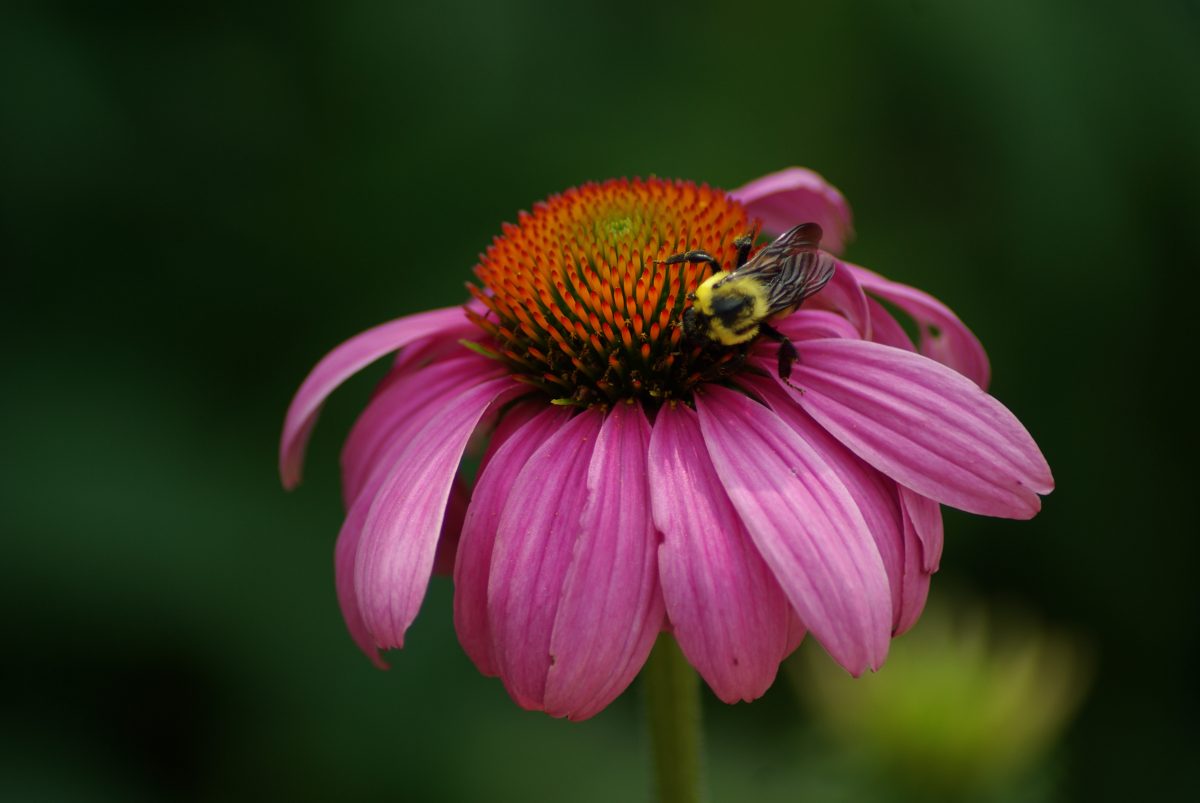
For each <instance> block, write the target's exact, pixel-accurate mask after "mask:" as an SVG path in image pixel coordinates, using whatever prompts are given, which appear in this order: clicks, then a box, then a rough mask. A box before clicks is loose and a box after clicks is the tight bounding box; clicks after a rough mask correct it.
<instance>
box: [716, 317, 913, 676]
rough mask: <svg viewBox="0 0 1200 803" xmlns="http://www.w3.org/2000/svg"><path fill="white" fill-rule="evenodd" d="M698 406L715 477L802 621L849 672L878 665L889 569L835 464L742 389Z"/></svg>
mask: <svg viewBox="0 0 1200 803" xmlns="http://www.w3.org/2000/svg"><path fill="white" fill-rule="evenodd" d="M810 342H815V343H825V342H831V341H810ZM832 342H842V341H832ZM847 342H857V341H847ZM696 408H697V410H698V411H699V413H700V428H701V430H702V432H703V433H704V439H705V441H706V442H707V444H708V451H709V455H710V456H711V457H712V461H713V465H714V466H715V467H716V470H717V474H718V475H719V476H720V478H721V481H722V483H723V484H724V485H725V490H726V492H727V493H728V494H729V498H730V500H732V502H733V505H734V507H736V508H737V510H738V513H740V514H741V517H742V521H743V522H744V523H745V525H746V528H747V529H748V530H749V531H750V535H751V537H752V538H753V539H754V542H755V544H756V545H757V546H758V550H759V552H760V553H761V554H762V556H763V558H764V559H765V560H766V562H767V565H768V566H770V567H771V570H772V571H773V572H774V573H775V577H776V579H777V580H779V583H780V585H781V586H783V590H784V592H785V593H786V594H787V596H788V599H789V600H790V601H791V603H792V606H793V607H794V608H795V609H796V612H797V613H798V614H799V615H800V619H801V620H802V621H803V622H804V624H806V625H807V626H808V628H809V630H811V631H812V633H813V635H814V636H815V637H816V639H817V640H818V641H819V642H821V645H822V646H824V647H825V649H826V650H827V651H828V652H829V654H830V655H831V656H833V658H834V660H836V661H837V662H838V663H840V664H841V665H842V666H843V667H845V668H846V669H847V670H848V671H850V672H851V673H852V674H855V675H858V674H861V673H862V672H863V670H865V669H867V668H868V667H871V668H878V667H879V666H880V664H882V663H883V660H884V658H885V657H886V655H887V650H888V641H889V637H890V635H891V631H892V600H891V591H890V588H889V585H888V578H887V571H886V569H885V568H884V565H883V560H882V558H881V557H880V555H879V549H878V548H877V547H876V545H875V541H874V539H873V537H872V535H871V532H870V530H869V529H868V528H867V523H866V521H865V519H864V518H863V514H862V512H861V510H860V509H859V505H858V503H857V501H856V500H855V499H854V496H853V494H852V493H851V491H850V489H849V488H848V487H847V485H846V483H845V481H844V480H843V479H842V478H841V476H840V475H839V474H838V472H837V470H836V468H835V467H833V466H831V465H830V464H829V463H828V462H827V461H826V460H824V459H823V458H822V457H821V455H820V454H819V453H818V452H817V451H816V450H815V449H814V448H813V447H812V446H811V445H810V444H808V443H807V442H806V441H805V440H804V439H803V438H801V437H800V436H799V435H798V434H796V432H795V431H794V430H793V429H792V428H791V427H790V426H788V424H786V423H784V422H783V421H782V420H781V419H780V418H779V417H778V416H777V415H776V414H775V413H774V412H772V411H771V410H770V409H768V408H767V407H764V406H762V405H760V404H756V403H755V402H752V401H751V400H750V399H748V398H746V397H745V396H743V395H741V394H740V393H737V392H735V391H732V390H728V389H725V388H722V387H719V386H709V387H707V388H706V389H705V392H704V393H703V395H700V394H697V396H696Z"/></svg>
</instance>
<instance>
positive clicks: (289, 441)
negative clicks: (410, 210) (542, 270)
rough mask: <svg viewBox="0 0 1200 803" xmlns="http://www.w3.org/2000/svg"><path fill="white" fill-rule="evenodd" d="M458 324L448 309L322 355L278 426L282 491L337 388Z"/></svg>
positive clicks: (456, 311)
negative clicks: (381, 360) (383, 359)
mask: <svg viewBox="0 0 1200 803" xmlns="http://www.w3.org/2000/svg"><path fill="white" fill-rule="evenodd" d="M462 319H463V310H462V307H447V308H445V309H437V310H431V311H429V312H422V313H418V314H417V315H409V316H407V317H404V318H399V319H397V320H394V321H391V322H389V323H385V324H382V325H380V326H376V327H375V328H374V329H368V330H367V331H365V332H363V333H362V334H359V335H356V336H355V337H352V338H350V339H349V340H347V341H346V342H345V343H343V344H342V345H340V346H338V347H337V348H335V349H334V350H333V351H331V352H329V353H328V354H326V355H325V357H324V358H323V359H322V360H321V361H320V362H318V363H317V365H316V367H314V368H313V369H312V371H311V372H310V373H309V375H308V376H307V377H306V378H305V380H304V382H303V383H301V385H300V389H299V390H298V391H296V395H295V397H294V398H293V399H292V403H291V405H290V406H289V407H288V411H287V417H286V418H285V419H284V422H283V437H282V438H281V439H280V442H279V475H280V477H281V478H282V480H283V485H284V487H285V488H293V487H295V486H296V485H297V484H298V483H299V482H300V474H301V468H302V466H303V464H304V449H305V447H306V446H307V445H308V438H309V435H311V434H312V428H313V426H314V425H315V424H316V422H317V414H318V413H319V412H320V410H321V405H322V404H324V403H325V399H326V398H328V397H329V394H330V393H332V392H333V391H334V389H335V388H337V387H338V385H340V384H342V383H343V382H345V381H346V380H347V379H348V378H349V377H351V376H353V375H354V374H356V373H358V372H359V371H360V370H362V369H363V368H365V367H366V366H368V365H370V364H371V363H373V362H374V361H375V360H377V359H379V358H380V357H382V356H384V355H385V354H388V353H390V352H393V351H395V350H396V349H399V348H402V347H403V346H405V345H407V344H409V343H411V342H413V341H415V340H419V339H421V338H423V337H429V336H430V335H434V334H437V333H438V332H441V331H442V330H446V329H450V328H453V327H454V326H455V324H457V323H458V322H460V321H461V320H462Z"/></svg>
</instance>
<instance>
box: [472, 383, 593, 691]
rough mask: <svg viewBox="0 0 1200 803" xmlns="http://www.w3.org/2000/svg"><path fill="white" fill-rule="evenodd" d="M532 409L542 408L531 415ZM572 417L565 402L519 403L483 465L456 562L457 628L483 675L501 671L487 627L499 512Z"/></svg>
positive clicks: (497, 432)
mask: <svg viewBox="0 0 1200 803" xmlns="http://www.w3.org/2000/svg"><path fill="white" fill-rule="evenodd" d="M531 410H540V412H539V413H538V414H537V415H536V416H533V417H529V415H528V412H529V411H531ZM570 417H571V412H570V410H568V409H566V408H563V407H551V406H548V405H544V404H542V405H536V404H525V405H518V407H517V408H515V409H514V410H512V411H510V412H509V413H508V414H507V415H505V417H504V418H503V419H502V420H501V422H500V426H499V428H498V429H497V431H496V433H495V435H494V436H493V440H492V443H493V446H492V447H489V449H488V453H487V454H486V455H485V456H484V463H483V466H482V467H481V468H480V470H479V479H478V481H477V482H476V483H475V492H474V493H473V494H472V495H471V503H470V506H469V507H468V508H467V517H466V521H465V522H464V523H463V529H462V539H461V541H460V542H459V549H458V562H457V564H456V565H455V567H454V627H455V630H457V632H458V641H459V643H460V644H462V647H463V650H464V651H465V652H466V653H467V655H468V656H470V658H471V660H472V661H474V662H475V666H477V667H479V671H480V672H482V673H483V674H485V675H496V674H497V669H496V666H495V662H494V661H493V659H492V644H491V640H492V636H491V630H490V629H489V628H488V574H489V573H490V572H491V568H492V551H493V547H494V546H495V541H496V530H497V528H498V526H499V524H500V515H501V513H502V512H503V511H504V503H505V501H506V500H507V499H508V498H509V497H510V495H511V493H512V488H513V485H514V484H515V483H516V481H517V475H519V474H520V473H521V469H523V468H524V467H525V464H526V463H527V462H528V461H529V458H530V457H531V456H532V455H533V453H534V452H535V451H537V449H538V448H539V447H540V446H541V445H542V444H543V443H544V442H545V441H546V440H547V439H548V438H549V437H550V436H551V435H552V434H553V433H554V432H556V431H557V430H559V429H561V428H562V427H563V426H564V425H566V423H567V420H568V419H569V418H570ZM517 424H519V426H516V425H517ZM514 426H515V428H513V427H514ZM495 444H498V445H495Z"/></svg>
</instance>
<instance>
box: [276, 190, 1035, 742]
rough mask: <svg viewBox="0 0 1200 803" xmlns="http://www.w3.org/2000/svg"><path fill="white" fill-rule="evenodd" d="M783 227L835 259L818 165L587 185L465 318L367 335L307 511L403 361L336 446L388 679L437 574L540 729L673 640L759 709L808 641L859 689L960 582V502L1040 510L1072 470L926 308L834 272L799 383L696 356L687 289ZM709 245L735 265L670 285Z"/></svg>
mask: <svg viewBox="0 0 1200 803" xmlns="http://www.w3.org/2000/svg"><path fill="white" fill-rule="evenodd" d="M760 222H761V223H762V224H764V225H765V227H766V229H767V231H774V232H775V233H779V232H778V229H780V228H781V227H783V226H786V225H790V224H792V223H801V222H815V223H818V224H820V226H821V227H822V229H823V231H824V232H825V239H824V242H825V244H826V245H827V246H835V247H836V246H840V245H841V243H842V241H843V240H844V238H845V237H846V236H848V233H849V209H848V207H847V206H846V204H845V201H844V199H842V196H841V195H840V193H838V192H837V191H836V190H834V189H833V188H832V187H830V186H829V185H828V184H826V183H825V182H824V180H823V179H821V178H820V177H819V176H817V175H816V174H815V173H812V172H811V171H805V170H800V169H798V168H797V169H793V170H790V171H784V172H783V173H780V174H776V175H774V176H768V177H767V178H765V179H760V180H759V181H756V182H754V183H752V184H750V185H747V186H746V187H744V188H742V189H741V190H738V191H734V192H732V193H728V194H727V193H724V192H721V191H718V190H715V189H712V188H709V187H707V186H697V185H695V184H692V183H690V182H683V181H665V180H661V179H654V178H651V179H647V180H635V181H627V180H619V181H608V182H605V183H602V184H589V185H585V186H582V187H579V188H577V189H572V190H568V191H567V192H564V193H562V194H561V195H556V196H553V197H551V198H549V199H548V200H547V201H545V202H544V203H541V204H538V205H536V206H535V207H534V208H533V211H532V212H530V213H522V214H521V215H520V216H519V217H518V220H517V223H516V224H513V225H506V226H505V227H504V229H503V232H502V234H501V235H500V236H499V237H497V238H496V239H495V241H494V242H493V243H492V245H491V246H490V247H489V248H488V249H487V252H486V253H485V254H483V255H482V256H481V258H480V262H479V264H478V266H477V267H476V271H475V272H476V276H477V277H478V279H479V282H480V286H478V287H471V288H470V289H471V292H472V295H473V296H474V299H473V300H472V301H471V302H469V303H468V304H467V305H466V307H465V308H448V309H442V310H435V311H432V312H426V313H421V314H418V315H412V316H408V317H406V318H401V319H399V320H396V321H393V322H391V323H387V324H384V325H382V326H379V327H376V328H375V329H371V330H368V331H367V332H364V333H363V334H361V335H358V336H357V337H355V338H352V339H351V340H349V341H347V342H346V343H344V344H343V345H341V346H339V347H338V348H337V349H335V350H334V351H333V352H331V353H330V354H329V355H328V356H326V357H325V359H323V360H322V361H321V362H320V363H319V364H318V365H317V366H316V368H314V369H313V371H312V373H311V374H310V375H309V377H308V378H307V379H306V380H305V382H304V384H303V385H302V386H301V388H300V390H299V392H298V393H297V394H296V397H295V399H294V400H293V402H292V406H291V408H290V409H289V411H288V416H287V420H286V422H285V425H284V433H283V440H282V444H281V452H280V470H281V473H282V476H283V480H284V484H285V485H286V486H288V487H291V486H293V485H295V484H296V483H297V482H298V481H299V477H300V465H301V462H302V458H303V452H304V447H305V444H306V442H307V439H308V436H309V434H310V432H311V429H312V426H313V424H314V422H315V420H316V415H317V412H318V410H319V408H320V405H321V404H322V402H323V401H324V399H325V398H326V397H327V396H328V394H329V393H330V392H332V390H333V389H334V388H335V387H337V385H339V384H340V383H341V382H342V381H343V380H345V379H346V378H347V377H348V376H350V375H351V374H353V373H355V372H356V371H358V370H359V369H361V368H362V367H363V366H365V365H367V364H368V363H370V362H373V361H374V360H376V359H378V358H380V357H382V356H384V355H387V354H389V353H392V352H399V353H398V356H397V357H396V360H395V363H394V365H393V367H392V369H391V371H390V372H389V373H388V375H387V376H386V377H385V379H384V380H383V382H382V383H381V385H380V387H379V389H378V390H377V392H376V394H375V396H374V397H373V398H372V400H371V402H370V403H369V404H368V405H367V408H366V409H365V410H364V411H363V413H362V415H361V416H360V417H359V419H358V421H357V422H356V423H355V425H354V427H353V429H352V430H351V432H350V435H349V437H348V438H347V440H346V444H345V447H344V449H343V452H342V476H343V491H344V497H345V501H346V505H347V508H348V514H347V517H346V521H345V523H344V525H343V527H342V531H341V533H340V534H339V536H338V542H337V549H336V577H337V587H338V597H339V601H340V604H341V606H342V611H343V614H344V615H345V618H346V622H347V625H348V626H349V629H350V632H351V634H352V636H353V637H354V639H355V641H356V642H357V643H358V645H359V646H360V647H361V648H362V649H363V650H364V651H365V652H366V653H367V654H368V655H369V656H371V657H372V659H373V660H375V661H376V662H377V663H380V659H379V657H378V651H379V650H380V649H387V648H391V647H399V646H402V644H403V639H404V633H405V631H406V630H407V628H408V626H409V625H410V624H411V623H412V621H413V619H414V618H415V617H416V615H417V611H418V609H419V607H420V605H421V601H422V599H423V597H424V594H425V590H426V587H427V585H428V581H429V577H430V575H431V573H432V572H433V570H434V568H435V564H439V563H441V564H444V565H445V566H447V567H449V566H450V565H453V573H454V581H455V593H454V616H455V626H456V628H457V631H458V635H459V640H460V641H461V643H462V645H463V647H464V649H465V650H466V652H467V653H468V654H469V655H470V657H471V658H472V660H473V661H474V662H475V663H476V665H477V666H478V667H479V669H480V670H481V671H483V672H484V673H486V674H489V675H499V676H500V677H501V679H502V680H503V681H504V684H505V687H506V688H507V689H508V691H509V693H510V694H511V695H512V696H513V698H514V699H515V700H516V701H517V702H518V703H520V704H521V705H523V706H525V707H527V708H532V709H538V710H545V711H547V712H549V713H551V714H554V715H556V716H569V717H571V718H574V719H582V718H585V717H588V716H591V715H593V714H595V713H596V712H598V711H600V710H601V709H602V708H604V706H606V705H607V704H608V703H609V702H611V701H612V700H613V699H614V698H615V697H616V696H617V695H618V694H620V693H621V691H623V690H624V689H625V687H626V686H627V685H628V684H629V683H630V682H631V681H632V679H633V677H634V676H635V675H636V674H637V672H638V670H639V669H640V667H641V666H642V664H643V662H644V661H645V659H646V656H647V654H648V653H649V651H650V648H651V646H652V645H653V643H654V640H655V637H656V636H657V634H658V633H659V632H660V631H662V630H664V629H666V630H670V631H671V632H672V633H673V634H674V636H675V638H676V639H677V641H678V642H679V645H680V647H681V648H682V650H683V652H684V654H685V655H686V656H687V657H688V659H689V660H690V661H691V662H692V664H693V665H694V666H695V667H696V669H697V670H698V671H699V672H700V674H701V675H702V676H703V677H704V679H705V680H706V681H707V682H708V684H709V685H710V686H711V687H712V688H713V690H714V691H715V692H716V694H717V695H718V696H719V697H721V698H722V699H723V700H726V701H729V702H733V701H736V700H739V699H745V700H750V699H754V698H756V697H758V696H760V695H761V694H762V693H763V692H764V691H765V690H766V689H767V688H768V687H769V686H770V685H771V683H772V681H773V679H774V677H775V673H776V671H777V668H778V666H779V662H780V661H781V660H782V659H783V658H784V657H785V656H786V655H787V654H788V653H789V652H790V651H791V650H792V649H794V647H795V645H796V644H797V643H798V642H799V640H800V638H801V637H802V636H803V634H804V632H805V631H806V630H807V631H810V632H812V634H813V635H814V637H815V638H816V639H817V640H818V641H819V642H820V643H821V645H822V646H824V647H825V649H826V650H827V651H828V652H829V653H830V655H831V656H832V657H833V658H834V659H835V660H836V661H837V662H838V663H840V664H841V665H842V666H843V667H845V668H846V669H847V670H849V671H850V672H851V673H852V674H856V675H857V674H859V673H861V672H863V671H864V670H866V669H868V668H877V667H878V666H880V665H881V664H882V663H883V660H884V658H885V656H886V654H887V650H888V643H889V641H890V639H891V637H892V636H893V635H895V634H897V633H900V632H903V631H904V630H905V629H907V628H908V627H910V626H911V625H912V624H913V623H914V622H915V621H916V619H917V617H918V616H919V615H920V612H921V608H922V607H923V604H924V600H925V596H926V593H927V592H928V587H929V577H930V575H931V574H932V573H933V572H934V571H936V569H937V564H938V560H939V557H940V553H941V545H942V525H941V513H940V508H939V503H944V504H949V505H953V506H955V507H959V508H961V509H964V510H968V511H972V512H976V513H982V514H986V515H993V516H1005V517H1011V518H1028V517H1030V516H1032V515H1033V514H1034V513H1036V512H1037V510H1038V508H1039V505H1040V502H1039V500H1038V494H1044V493H1047V492H1049V491H1050V490H1051V488H1052V486H1053V482H1052V480H1051V477H1050V471H1049V468H1048V467H1047V465H1046V462H1045V460H1044V459H1043V458H1042V455H1041V453H1040V452H1039V450H1038V448H1037V446H1036V444H1035V443H1034V441H1033V439H1032V438H1031V437H1030V436H1029V434H1028V433H1027V432H1026V431H1025V429H1024V427H1022V426H1021V424H1020V423H1019V422H1018V421H1017V419H1016V418H1015V417H1014V416H1013V415H1012V414H1011V413H1010V412H1009V411H1008V410H1007V409H1005V408H1004V407H1003V406H1002V405H1001V404H1000V403H999V402H997V401H996V400H995V399H993V398H992V397H991V396H989V395H987V393H986V392H985V391H984V389H983V388H984V386H985V385H986V382H987V379H988V363H987V358H986V356H985V355H984V352H983V350H982V348H981V347H980V346H979V343H978V341H977V340H976V339H975V338H974V336H973V335H972V334H971V333H970V331H969V330H968V329H966V327H965V326H963V325H962V323H961V322H960V321H959V320H958V318H957V317H955V316H954V314H953V313H952V312H950V310H949V309H947V308H946V307H945V306H944V305H942V304H941V303H940V302H938V301H937V300H936V299H934V298H932V297H931V296H928V295H926V294H924V293H922V292H920V291H918V290H915V289H913V288H910V287H907V286H904V285H900V284H896V283H894V282H890V281H888V280H886V279H884V278H882V277H880V276H878V275H876V274H874V273H871V272H869V271H866V270H864V269H862V268H858V267H855V266H852V265H849V264H848V263H839V264H838V267H837V270H836V272H835V273H834V276H833V278H832V279H831V280H830V281H829V282H828V284H826V285H825V287H824V289H822V290H821V291H820V293H818V294H817V295H815V296H813V297H812V298H811V299H809V300H808V302H806V303H805V305H804V307H803V308H802V309H801V310H800V311H798V312H796V313H795V314H792V315H790V316H789V317H786V318H785V319H783V320H776V321H773V323H774V325H775V327H776V328H777V329H778V331H779V332H780V333H782V336H785V337H786V339H787V340H788V341H789V342H791V343H792V344H794V346H795V348H796V349H797V351H798V354H799V360H798V362H797V363H796V365H795V369H794V371H793V373H792V376H791V381H785V380H783V379H781V378H780V377H779V376H778V374H777V371H776V368H775V366H776V357H775V353H776V351H777V349H778V348H779V344H778V343H776V342H774V341H772V340H768V339H763V338H759V339H758V340H754V341H751V342H749V343H747V344H744V345H739V346H735V347H727V346H721V345H719V344H715V343H697V342H692V341H691V340H689V339H688V338H685V337H684V333H683V331H682V329H681V325H680V321H681V318H682V316H683V313H684V311H685V310H686V309H687V308H688V306H689V303H690V301H689V298H688V295H689V293H691V292H693V291H694V290H695V289H696V288H697V287H698V286H699V285H700V284H701V283H702V282H703V281H704V280H705V279H706V278H708V276H709V275H711V273H712V272H713V271H714V270H715V269H716V268H717V267H720V268H722V269H723V270H726V271H731V270H733V268H734V266H735V265H736V261H737V259H738V248H739V244H738V242H737V241H738V240H739V239H740V238H744V237H745V235H747V234H752V233H753V232H755V231H756V227H757V226H758V225H759V223H760ZM693 250H703V251H705V252H707V254H708V255H709V256H711V257H712V259H711V261H709V262H704V261H701V262H687V261H684V262H667V261H666V260H667V259H668V257H670V256H671V255H674V254H679V253H681V252H685V251H693ZM714 263H715V264H714ZM877 299H884V300H887V301H889V302H890V303H892V304H893V305H895V306H896V307H898V308H900V309H901V310H903V311H904V312H906V313H907V314H909V315H911V316H912V317H913V319H914V320H915V322H916V324H917V328H918V329H919V331H920V333H921V339H920V342H919V343H918V344H913V343H912V342H911V341H910V340H909V338H908V335H907V334H906V333H905V331H904V329H903V328H902V327H901V326H900V324H899V323H898V322H897V321H896V320H895V318H894V317H893V316H892V315H891V314H890V313H889V312H888V311H887V310H886V309H885V308H884V306H883V305H882V304H880V303H879V301H878V300H877ZM477 433H485V434H489V435H490V437H489V438H488V443H487V447H486V451H485V453H484V455H483V459H482V462H481V467H480V470H479V472H478V477H477V480H476V482H475V484H474V487H473V488H471V489H470V490H468V489H467V488H466V487H465V484H464V483H463V482H462V481H461V480H460V479H459V478H458V469H459V463H460V461H461V459H462V456H463V453H464V451H465V450H466V449H467V446H468V443H469V442H470V441H471V440H472V436H473V435H476V434H477ZM381 665H382V664H381Z"/></svg>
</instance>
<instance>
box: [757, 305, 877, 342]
mask: <svg viewBox="0 0 1200 803" xmlns="http://www.w3.org/2000/svg"><path fill="white" fill-rule="evenodd" d="M775 328H776V329H778V330H779V331H780V332H781V333H782V334H784V335H787V338H788V339H789V340H791V341H792V342H795V341H797V340H814V339H817V338H824V337H849V338H855V339H857V338H860V337H862V335H861V334H859V331H858V329H856V328H855V327H854V325H853V324H852V323H850V321H848V320H846V319H845V318H844V317H842V316H841V315H838V314H837V313H835V312H829V311H827V310H822V309H802V310H800V311H799V312H796V313H793V314H792V315H789V316H788V317H787V318H784V319H783V320H782V321H779V322H778V323H776V324H775ZM764 341H765V342H768V343H769V342H770V341H769V340H768V339H767V338H761V339H760V340H759V342H760V343H762V342H764Z"/></svg>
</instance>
